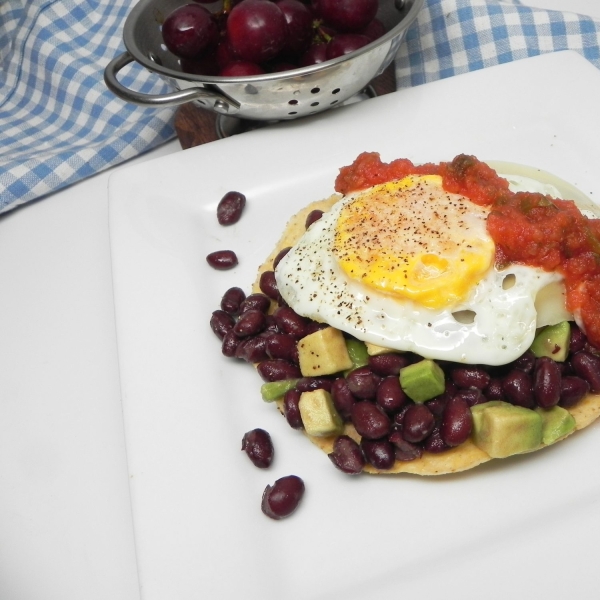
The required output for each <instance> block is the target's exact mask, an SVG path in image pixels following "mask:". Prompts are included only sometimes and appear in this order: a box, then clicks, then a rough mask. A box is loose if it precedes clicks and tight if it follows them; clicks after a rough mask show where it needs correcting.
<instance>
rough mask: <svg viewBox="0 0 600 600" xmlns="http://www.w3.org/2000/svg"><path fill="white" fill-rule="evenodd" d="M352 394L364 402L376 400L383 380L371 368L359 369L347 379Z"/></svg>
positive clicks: (352, 372)
mask: <svg viewBox="0 0 600 600" xmlns="http://www.w3.org/2000/svg"><path fill="white" fill-rule="evenodd" d="M346 381H347V382H348V387H349V388H350V391H351V392H352V394H354V395H355V396H356V397H357V398H361V399H363V400H371V399H374V398H375V396H376V394H377V388H378V386H379V382H380V381H381V379H380V378H379V376H378V375H375V373H373V371H371V369H370V368H369V367H359V368H358V369H354V371H351V372H350V373H348V375H347V377H346Z"/></svg>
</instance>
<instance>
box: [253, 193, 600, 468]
mask: <svg viewBox="0 0 600 600" xmlns="http://www.w3.org/2000/svg"><path fill="white" fill-rule="evenodd" d="M340 199H341V196H340V195H339V194H334V195H333V196H330V197H329V198H327V199H325V200H319V201H316V202H313V203H311V204H309V205H308V206H306V207H305V208H303V209H302V210H300V211H299V212H298V213H296V214H295V215H294V216H293V217H292V218H291V219H290V220H289V221H288V223H287V225H286V227H285V230H284V232H283V235H282V236H281V239H280V240H279V242H278V243H277V246H276V247H275V248H274V249H273V251H272V252H271V254H270V255H269V256H268V257H267V259H266V260H265V262H264V263H263V264H262V265H261V266H260V268H259V270H258V277H257V279H256V281H255V283H254V286H253V291H254V292H260V287H259V279H260V275H261V273H263V272H264V271H270V270H272V269H273V260H274V259H275V257H276V256H277V254H278V253H279V252H280V251H281V250H283V249H284V248H287V247H288V246H293V245H294V244H295V243H296V242H297V241H298V240H299V239H300V237H301V236H302V234H303V233H304V232H305V230H306V227H305V223H306V218H307V217H308V215H309V214H310V213H311V212H312V211H313V210H321V211H323V212H327V211H328V210H329V209H330V208H331V207H332V206H333V205H334V204H335V203H336V202H337V201H338V200H340ZM277 404H278V408H279V410H280V412H283V411H282V403H281V402H278V403H277ZM568 410H569V412H570V413H571V414H572V415H573V417H574V419H575V422H576V428H575V431H578V430H580V429H583V428H585V427H587V426H588V425H590V424H591V423H593V422H594V421H595V420H596V419H597V418H598V417H599V416H600V395H599V394H588V396H586V397H585V398H583V399H582V400H581V401H580V402H579V403H578V404H577V405H576V406H574V407H572V408H569V409H568ZM344 433H345V434H346V435H349V436H350V437H352V438H354V439H355V440H356V441H359V440H360V436H359V435H358V433H357V432H356V430H355V429H354V427H353V426H352V424H349V423H347V424H346V425H345V431H344ZM305 435H306V436H307V437H308V438H309V439H310V440H311V442H313V444H315V445H316V446H318V447H319V448H320V449H321V450H323V452H325V453H327V454H329V453H330V452H331V451H332V450H333V442H334V441H335V439H336V437H337V436H330V437H315V436H311V435H308V434H306V433H305ZM569 435H570V434H569ZM566 437H568V435H567V436H565V437H564V438H562V439H565V438H566ZM559 441H562V440H559ZM555 443H556V442H555ZM543 448H544V446H541V447H540V448H538V450H541V449H543ZM536 451H537V450H536ZM490 460H493V459H492V458H491V457H490V456H489V455H488V454H487V453H485V452H484V451H483V450H481V449H480V448H478V447H477V446H476V445H475V444H474V443H473V442H472V441H471V440H467V441H466V442H465V443H464V444H462V445H460V446H457V447H455V448H451V449H450V450H446V451H444V452H441V453H439V454H438V453H435V454H434V453H430V452H423V455H422V457H421V458H419V459H416V460H412V461H407V462H404V461H396V463H395V464H394V466H393V467H392V468H391V469H388V470H385V471H382V470H379V469H376V468H374V467H372V466H371V465H366V466H365V468H364V471H365V472H366V473H371V474H396V473H412V474H414V475H446V474H449V473H459V472H461V471H466V470H468V469H472V468H474V467H476V466H478V465H480V464H482V463H485V462H488V461H490ZM496 460H498V459H496Z"/></svg>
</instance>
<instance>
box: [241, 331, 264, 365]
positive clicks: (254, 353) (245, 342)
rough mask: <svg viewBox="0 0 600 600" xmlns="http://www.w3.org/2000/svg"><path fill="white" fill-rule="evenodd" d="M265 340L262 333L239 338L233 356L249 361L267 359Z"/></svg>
mask: <svg viewBox="0 0 600 600" xmlns="http://www.w3.org/2000/svg"><path fill="white" fill-rule="evenodd" d="M267 340H268V338H265V337H263V336H262V335H256V336H253V337H247V338H243V339H241V341H240V343H239V344H238V347H237V348H236V351H235V357H236V358H240V359H241V360H245V361H246V362H250V363H257V362H262V361H263V360H267V359H268V358H269V355H268V354H267Z"/></svg>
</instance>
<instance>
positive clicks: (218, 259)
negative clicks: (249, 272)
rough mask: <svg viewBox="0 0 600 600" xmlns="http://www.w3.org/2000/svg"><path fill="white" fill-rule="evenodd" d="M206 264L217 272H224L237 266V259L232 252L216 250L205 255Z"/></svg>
mask: <svg viewBox="0 0 600 600" xmlns="http://www.w3.org/2000/svg"><path fill="white" fill-rule="evenodd" d="M206 262H207V263H208V264H209V265H210V266H211V267H212V268H213V269H217V271H226V270H227V269H233V267H235V266H236V265H237V264H238V258H237V256H236V253H235V252H234V251H233V250H217V251H215V252H211V253H210V254H208V255H207V257H206Z"/></svg>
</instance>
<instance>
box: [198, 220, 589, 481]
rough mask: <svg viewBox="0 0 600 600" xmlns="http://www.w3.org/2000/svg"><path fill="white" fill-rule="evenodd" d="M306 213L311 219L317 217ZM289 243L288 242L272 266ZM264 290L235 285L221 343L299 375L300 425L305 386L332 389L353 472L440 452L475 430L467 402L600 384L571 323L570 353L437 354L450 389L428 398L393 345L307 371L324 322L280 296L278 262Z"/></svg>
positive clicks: (233, 353) (290, 403)
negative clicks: (482, 360)
mask: <svg viewBox="0 0 600 600" xmlns="http://www.w3.org/2000/svg"><path fill="white" fill-rule="evenodd" d="M314 218H315V215H312V216H309V219H307V225H308V224H310V222H312V221H311V220H310V219H312V220H314ZM287 250H289V249H284V250H282V251H281V252H280V253H279V255H278V256H277V257H276V259H275V261H274V265H273V268H275V266H276V265H277V263H278V262H279V260H281V258H282V257H283V256H284V255H285V253H286V252H287ZM260 289H261V292H260V293H253V294H250V295H248V296H246V294H245V293H244V291H243V290H242V289H241V288H239V287H233V288H230V289H229V290H227V291H226V292H225V294H224V295H223V298H222V300H221V306H220V308H219V309H218V310H215V311H214V312H213V314H212V317H211V321H210V325H211V328H212V330H213V332H214V333H215V334H216V335H217V336H218V338H219V339H220V340H221V350H222V353H223V354H224V355H225V356H227V357H231V358H237V359H240V360H243V361H246V362H249V363H254V364H255V365H256V367H257V370H258V373H259V374H260V376H261V378H262V379H263V381H266V382H272V381H280V380H286V379H298V382H297V384H296V386H295V387H294V388H293V389H290V390H288V391H287V392H286V393H285V395H284V396H283V413H284V416H285V418H286V419H287V421H288V423H289V425H290V426H291V427H293V428H295V429H301V428H302V419H301V416H300V411H299V408H298V402H299V400H300V395H301V394H302V392H305V391H310V390H314V389H326V390H327V391H328V392H330V393H331V396H332V400H333V403H334V405H335V407H336V409H337V411H338V412H339V414H340V416H341V417H342V419H343V420H344V421H345V422H347V423H352V425H353V426H354V428H355V429H356V431H357V433H358V434H359V436H360V442H356V441H355V440H354V439H352V438H351V437H349V436H347V435H342V436H339V437H338V439H337V440H336V441H335V443H334V448H333V452H332V453H331V454H330V459H331V460H332V462H333V463H334V464H335V465H336V466H337V467H338V468H339V469H341V470H342V471H344V472H346V473H359V472H360V471H362V469H363V467H364V465H365V464H366V463H368V464H371V465H372V466H373V467H375V468H376V469H380V470H388V469H390V468H392V466H393V465H394V463H395V461H397V460H398V461H411V460H415V459H418V458H420V457H421V455H422V454H423V452H431V453H440V452H444V451H446V450H448V449H450V448H453V447H456V446H459V445H460V444H462V443H464V442H465V441H466V440H467V439H468V438H469V436H470V434H471V429H472V417H471V411H470V408H471V407H472V406H474V405H476V404H481V403H483V402H488V401H490V400H503V401H506V402H510V403H512V404H514V405H517V406H522V407H525V408H531V409H533V408H535V407H536V406H540V407H542V408H551V407H552V406H555V405H559V406H562V407H564V408H570V407H573V406H575V404H577V403H578V402H579V401H580V400H581V399H582V398H583V397H584V396H586V395H587V394H588V393H589V392H592V393H600V351H598V350H597V349H596V348H595V347H593V346H591V345H590V344H589V343H588V341H587V338H586V336H585V335H584V333H583V332H582V331H581V330H580V329H579V328H578V327H577V325H575V324H574V323H572V324H571V342H570V350H569V355H568V357H567V360H566V361H564V362H561V363H559V362H556V361H554V360H552V359H551V358H547V357H542V358H536V357H535V356H534V354H533V353H532V352H531V351H527V352H525V354H523V355H522V356H521V357H520V358H519V359H517V360H516V361H514V362H512V363H510V364H507V365H503V366H502V367H489V366H483V365H463V364H458V363H452V362H445V361H437V362H438V364H439V365H440V366H441V367H442V369H443V370H444V373H445V376H446V389H445V391H444V393H443V394H441V395H439V396H437V397H436V398H433V399H431V400H429V401H427V402H425V403H422V404H418V403H414V402H413V401H412V400H410V399H409V398H408V397H407V396H406V394H405V393H404V391H403V390H402V388H401V387H400V382H399V377H398V374H399V372H400V369H402V368H403V367H405V366H407V365H409V364H411V363H414V362H417V361H420V360H422V357H421V356H418V355H416V354H413V353H410V352H405V353H396V352H394V353H388V354H380V355H377V356H370V357H369V359H368V364H366V365H364V366H360V367H358V368H356V369H354V370H352V371H350V372H349V373H348V374H347V375H346V376H345V377H344V376H343V375H342V374H337V375H333V376H328V377H303V376H302V374H301V372H300V368H299V364H298V350H297V343H298V341H299V340H300V339H302V338H303V337H304V336H306V335H308V334H310V333H313V332H314V331H316V330H317V329H319V328H321V327H325V325H323V324H320V323H316V322H314V321H311V320H309V319H307V318H305V317H302V316H300V315H298V314H296V313H295V312H294V311H293V310H292V309H291V308H290V307H289V306H287V305H286V304H285V302H284V301H283V300H282V298H281V296H280V294H279V291H278V289H277V283H276V281H275V274H274V271H272V270H269V271H265V272H264V273H262V275H261V277H260Z"/></svg>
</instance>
